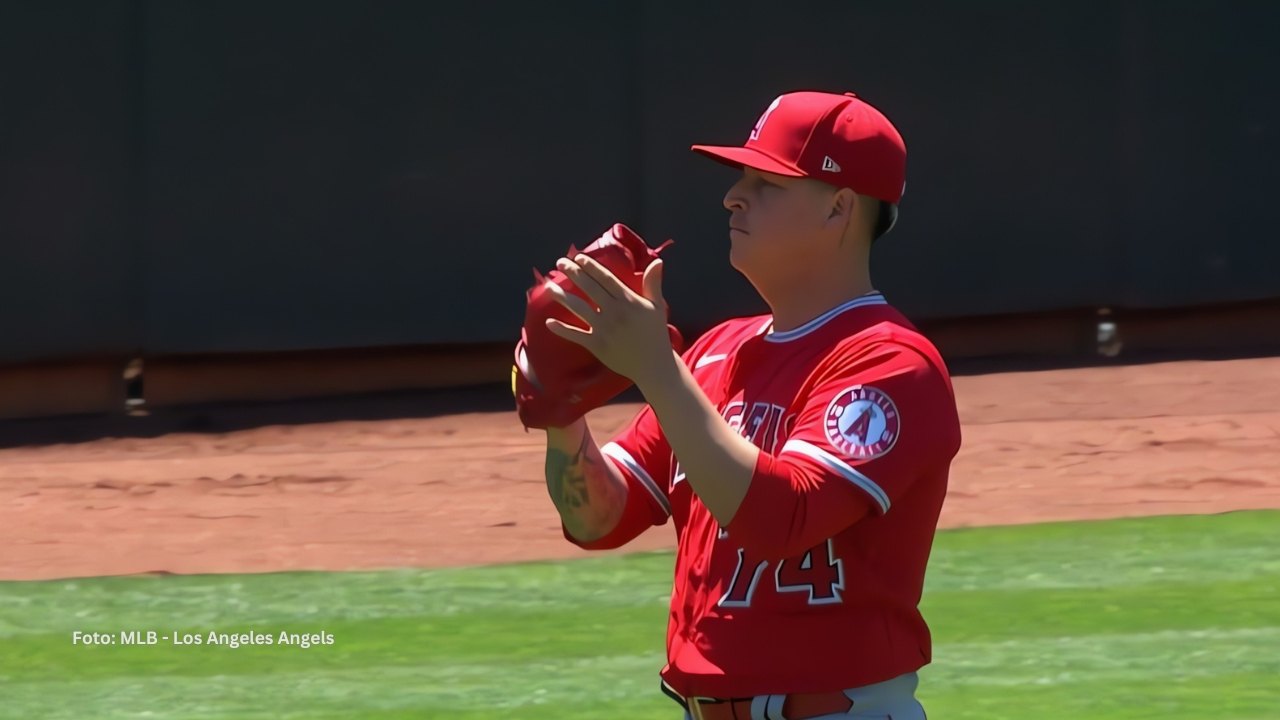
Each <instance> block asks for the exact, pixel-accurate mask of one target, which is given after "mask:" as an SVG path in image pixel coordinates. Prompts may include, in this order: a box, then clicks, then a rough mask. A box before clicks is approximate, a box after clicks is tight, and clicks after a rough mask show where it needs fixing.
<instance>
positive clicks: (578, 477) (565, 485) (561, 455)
mask: <svg viewBox="0 0 1280 720" xmlns="http://www.w3.org/2000/svg"><path fill="white" fill-rule="evenodd" d="M588 442H589V437H588V436H587V435H586V434H585V433H584V434H583V436H582V443H581V444H580V445H579V446H578V449H577V450H576V451H575V452H574V453H573V454H572V455H569V454H567V453H565V452H563V451H561V450H551V451H549V452H548V453H547V479H548V483H549V486H550V489H551V496H552V499H553V500H555V501H556V502H557V503H558V504H563V505H567V506H569V507H571V508H575V509H576V508H580V507H582V506H584V505H586V504H587V503H589V502H590V501H591V498H590V496H589V495H588V493H587V471H588V469H589V468H590V466H591V461H590V459H589V458H588V457H587V454H586V453H587V443H588Z"/></svg>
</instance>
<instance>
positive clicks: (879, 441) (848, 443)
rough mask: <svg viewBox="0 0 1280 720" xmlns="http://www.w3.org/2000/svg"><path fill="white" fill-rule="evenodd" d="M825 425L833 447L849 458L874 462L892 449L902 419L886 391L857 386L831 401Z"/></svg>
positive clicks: (847, 389)
mask: <svg viewBox="0 0 1280 720" xmlns="http://www.w3.org/2000/svg"><path fill="white" fill-rule="evenodd" d="M824 425H825V428H826V436H827V442H829V443H831V447H833V448H835V449H836V450H837V451H838V452H840V453H841V454H843V455H845V456H847V457H850V458H855V459H858V460H871V459H873V458H878V457H880V456H881V455H884V454H885V453H887V452H889V451H890V450H892V449H893V445H894V443H895V442H897V440H898V432H899V429H900V427H901V418H900V417H899V416H898V408H897V406H895V405H894V404H893V399H892V398H890V397H889V396H888V395H887V394H886V393H885V392H884V391H882V390H879V389H878V388H874V387H871V386H870V385H854V386H852V387H848V388H845V389H844V390H842V391H840V392H839V393H837V394H836V396H835V397H834V398H832V400H831V404H830V405H828V406H827V413H826V418H825V422H824Z"/></svg>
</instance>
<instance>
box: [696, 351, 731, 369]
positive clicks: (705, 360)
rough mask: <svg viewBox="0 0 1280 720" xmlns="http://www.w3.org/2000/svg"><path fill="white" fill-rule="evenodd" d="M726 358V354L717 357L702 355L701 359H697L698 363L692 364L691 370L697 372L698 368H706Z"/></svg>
mask: <svg viewBox="0 0 1280 720" xmlns="http://www.w3.org/2000/svg"><path fill="white" fill-rule="evenodd" d="M727 357H729V354H728V353H720V354H719V355H703V356H702V357H700V358H698V362H696V363H694V364H693V369H694V370H697V369H698V368H700V367H706V366H707V365H710V364H711V363H716V362H720V361H721V360H723V359H725V358H727Z"/></svg>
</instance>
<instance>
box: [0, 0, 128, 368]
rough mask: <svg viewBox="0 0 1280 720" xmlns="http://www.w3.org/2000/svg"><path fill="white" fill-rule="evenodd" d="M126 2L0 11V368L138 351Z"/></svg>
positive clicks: (29, 5)
mask: <svg viewBox="0 0 1280 720" xmlns="http://www.w3.org/2000/svg"><path fill="white" fill-rule="evenodd" d="M137 31H138V25H137V17H136V9H135V5H134V3H132V2H112V1H110V0H82V1H80V2H71V1H68V0H51V1H50V2H3V3H0V338H2V339H0V362H5V363H12V362H27V361H40V360H48V359H58V358H64V357H72V356H79V357H84V356H106V357H123V356H124V355H126V354H128V353H131V352H134V351H136V350H137V348H138V347H139V346H140V345H141V340H142V338H141V327H140V324H139V322H138V321H139V320H140V319H141V309H140V307H139V306H138V300H139V299H140V297H139V295H138V294H137V291H138V288H139V285H138V274H137V273H138V270H139V268H138V267H137V265H136V261H137V259H138V258H139V254H138V252H137V249H136V248H135V247H134V244H133V239H134V238H136V237H137V227H136V224H135V223H136V217H137V214H136V212H135V208H134V205H135V203H136V199H137V198H136V192H137V189H138V187H139V185H138V183H137V178H136V176H135V169H136V161H137V152H138V150H139V147H138V143H137V137H136V126H135V125H134V113H135V109H136V107H137V103H138V102H139V97H138V87H137V80H138V75H137V73H136V72H135V64H134V63H135V60H136V55H137V51H138V47H137Z"/></svg>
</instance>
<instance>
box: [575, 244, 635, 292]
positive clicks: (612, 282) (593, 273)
mask: <svg viewBox="0 0 1280 720" xmlns="http://www.w3.org/2000/svg"><path fill="white" fill-rule="evenodd" d="M573 261H574V262H576V263H577V264H578V266H579V267H581V268H582V272H584V273H586V274H587V275H589V276H590V277H591V279H592V280H595V281H596V284H598V285H599V286H600V287H601V288H603V289H604V291H605V292H607V293H609V295H610V296H611V297H615V298H617V299H619V300H625V299H627V298H630V297H633V296H634V295H635V293H633V292H631V288H629V287H627V285H626V283H624V282H622V281H621V280H619V279H618V276H617V275H614V274H613V273H612V272H610V271H609V268H607V267H605V266H603V265H601V264H600V263H598V262H596V261H595V259H594V258H592V257H590V256H588V255H584V254H582V253H578V255H577V257H575V258H574V259H573Z"/></svg>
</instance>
